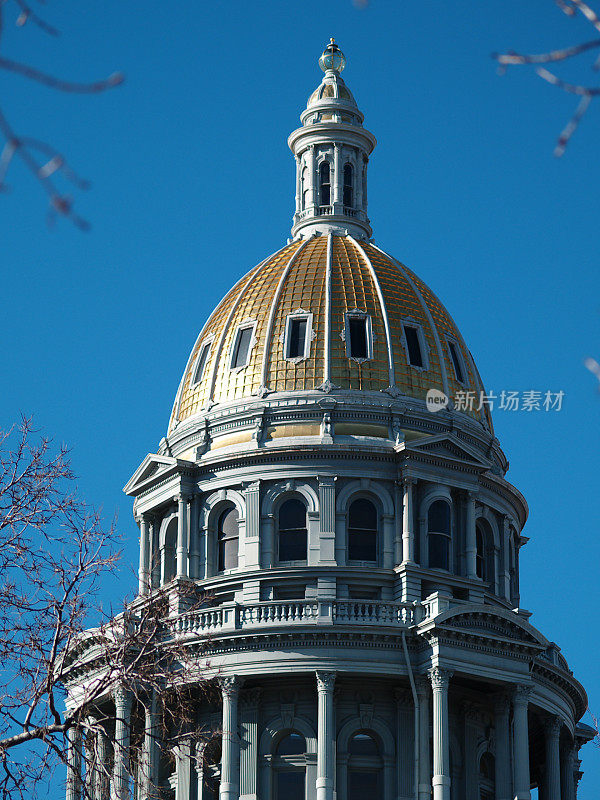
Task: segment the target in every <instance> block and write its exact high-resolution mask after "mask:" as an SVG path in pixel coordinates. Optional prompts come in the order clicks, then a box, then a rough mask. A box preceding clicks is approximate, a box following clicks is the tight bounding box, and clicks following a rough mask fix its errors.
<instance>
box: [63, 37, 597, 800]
mask: <svg viewBox="0 0 600 800" xmlns="http://www.w3.org/2000/svg"><path fill="white" fill-rule="evenodd" d="M345 64H346V60H345V57H344V55H343V53H342V52H341V50H340V49H339V47H338V45H337V44H336V43H335V42H334V41H333V40H331V42H330V44H329V45H327V47H326V48H325V50H324V52H323V54H322V56H321V58H320V60H319V65H320V67H321V69H322V71H323V73H324V76H323V79H322V81H321V83H320V84H319V85H318V86H317V88H316V89H315V90H314V91H313V92H312V94H310V97H309V99H308V103H307V106H306V108H305V110H304V111H302V113H301V115H300V122H301V125H300V127H299V128H297V129H296V130H294V131H293V132H292V133H291V135H290V137H289V139H288V143H289V146H290V149H291V151H292V154H293V157H294V159H295V161H296V182H295V186H294V187H290V190H293V191H294V193H295V213H294V217H293V225H292V230H291V238H289V239H288V240H287V244H285V245H284V246H283V247H281V248H279V249H277V250H276V251H275V252H274V253H272V254H270V255H267V257H266V258H265V259H264V260H263V261H261V262H260V263H259V264H258V265H256V266H254V267H253V268H252V269H250V271H249V272H246V270H247V268H248V265H246V264H241V265H240V270H239V271H240V275H241V274H242V273H244V272H245V273H246V274H244V276H243V277H241V278H240V279H239V281H238V282H237V283H236V284H235V286H233V288H232V289H231V290H230V291H229V292H228V293H227V295H226V296H225V297H224V298H223V299H222V300H221V301H220V302H219V303H218V305H217V306H216V308H215V310H214V311H213V313H212V314H211V315H210V317H209V318H208V320H207V321H206V322H205V324H204V325H203V327H202V328H201V330H200V333H199V335H198V338H197V340H196V342H195V343H194V344H193V347H192V349H191V352H190V356H189V360H188V363H187V365H186V367H185V370H184V373H183V377H182V379H181V383H180V385H179V388H178V389H177V392H176V396H175V401H174V404H173V409H172V412H171V417H170V421H169V425H168V432H167V435H166V436H165V438H163V439H162V441H161V442H160V445H159V447H158V449H157V452H156V453H152V454H150V455H148V456H147V457H146V458H145V459H144V461H143V462H142V464H141V466H140V467H139V468H138V470H137V471H136V472H135V474H134V475H133V477H132V478H131V480H130V481H129V483H128V484H127V486H126V489H125V491H126V493H127V494H128V495H129V496H131V497H133V498H134V513H135V518H136V520H137V522H138V524H139V530H140V560H139V598H138V599H137V600H136V603H138V604H143V603H144V602H145V600H146V599H147V598H148V597H150V596H157V595H160V594H161V593H162V594H163V595H164V596H166V597H168V598H169V602H168V612H167V613H168V629H169V631H170V636H171V637H172V640H173V641H176V642H178V643H179V644H184V645H186V646H187V645H189V648H190V652H197V653H198V663H199V669H198V671H196V672H194V671H190V672H189V674H187V673H184V674H180V675H178V676H177V680H178V681H179V682H180V683H181V682H182V681H183V683H185V684H186V686H187V690H188V692H189V697H190V707H191V708H193V726H192V728H193V730H190V729H189V723H186V726H187V728H188V730H186V731H182V730H178V729H177V723H176V720H175V721H171V722H170V723H169V724H170V728H168V726H167V727H165V726H163V727H162V728H161V730H164V734H163V735H162V739H161V741H157V737H156V736H153V735H151V734H150V733H149V732H151V731H152V730H158V727H157V726H156V718H157V717H160V715H161V713H162V709H163V705H164V703H163V700H164V698H162V697H160V696H157V697H153V698H152V703H150V704H148V705H147V707H146V708H145V709H140V708H137V707H136V703H137V701H136V699H135V698H133V697H132V695H131V692H129V691H128V690H127V689H126V688H123V687H117V689H116V690H115V691H113V692H110V693H107V694H106V697H105V698H104V699H103V703H104V709H105V712H106V713H110V714H112V715H113V716H114V717H115V718H116V719H117V721H118V723H119V724H118V725H117V730H118V731H119V730H120V731H121V733H122V732H123V730H124V728H123V727H122V725H123V724H125V725H129V724H131V726H132V728H133V725H134V722H133V721H132V720H134V719H140V720H141V722H140V724H141V726H142V727H141V733H140V737H141V738H142V739H143V737H144V736H145V740H144V742H143V747H144V748H145V753H146V758H147V763H148V764H149V768H148V770H147V773H143V774H142V772H140V771H138V773H137V777H136V772H135V765H133V766H132V764H133V762H132V760H131V759H130V758H128V756H127V753H126V752H125V751H124V750H123V748H114V752H113V745H112V744H111V743H110V741H109V739H110V737H108V736H107V742H106V748H105V749H106V753H107V756H106V757H107V759H109V761H110V770H111V774H112V779H111V781H110V782H108V784H106V783H102V782H97V785H95V787H92V788H93V791H91V794H92V795H93V796H94V797H95V800H109V798H110V799H111V800H113V798H116V799H117V800H127V799H128V798H131V800H147V799H148V798H164V800H216V799H217V798H219V800H430V799H431V798H432V800H529V798H531V791H532V790H533V789H536V788H537V790H538V792H539V798H540V800H575V798H576V794H577V785H578V781H579V779H580V777H581V774H582V773H581V770H580V760H579V749H580V747H581V746H582V744H584V743H585V742H586V741H587V740H589V739H590V738H591V736H592V732H591V729H590V728H589V727H588V726H586V725H583V724H581V723H580V722H579V720H580V718H581V717H582V715H583V714H584V712H585V710H586V707H587V698H586V694H585V691H584V689H583V687H582V686H581V684H580V683H579V682H578V681H577V679H576V678H575V677H574V676H573V673H572V672H571V670H570V669H569V666H568V664H567V662H566V660H565V658H564V656H563V655H562V653H561V650H560V647H559V646H558V645H557V644H555V643H554V642H552V641H549V640H548V639H546V638H545V636H544V634H543V633H541V632H540V631H539V630H537V629H536V628H535V627H534V626H533V625H532V624H531V622H530V617H531V612H530V611H526V610H525V609H523V608H522V607H521V605H520V600H519V592H520V588H519V552H520V549H521V547H522V546H523V545H524V544H525V543H526V542H527V536H526V535H524V533H523V528H524V526H525V523H526V520H527V513H528V511H527V504H526V501H525V498H524V497H523V496H522V494H521V493H520V492H519V490H518V489H517V488H515V487H514V486H512V485H511V483H509V482H508V481H507V479H506V477H505V476H506V472H507V469H508V461H507V458H506V456H505V454H504V452H503V450H502V448H501V446H500V443H499V442H498V439H497V438H496V437H495V435H494V428H493V423H492V419H491V415H490V413H489V410H488V407H487V405H486V404H485V403H484V404H481V403H479V402H475V403H474V404H472V407H469V408H459V407H458V406H457V405H456V404H455V402H453V401H454V399H455V398H456V397H457V396H458V395H460V393H465V392H472V393H473V395H472V396H473V397H475V398H480V397H481V395H482V393H484V392H485V389H484V386H483V383H482V380H481V377H480V375H479V372H478V370H477V367H476V365H475V363H474V360H473V357H472V356H471V353H470V351H469V348H468V346H467V344H466V343H465V341H464V340H463V337H462V335H461V333H460V331H459V329H458V328H457V326H456V324H455V323H454V321H453V320H452V317H451V316H450V314H449V313H448V311H447V310H446V308H445V307H444V306H443V305H442V303H441V301H440V300H439V299H438V298H437V297H436V295H435V294H434V293H433V291H432V290H431V289H430V288H429V287H428V286H427V285H425V284H424V283H423V281H422V280H421V279H420V278H419V277H418V276H417V275H416V274H415V273H414V272H413V271H412V270H411V269H410V268H408V267H407V266H405V265H404V264H403V263H402V262H401V261H399V260H397V259H396V258H395V257H393V256H392V255H390V254H389V253H388V252H387V251H386V250H384V249H382V247H380V243H379V242H378V241H377V243H375V241H374V240H373V238H372V229H371V221H370V220H369V217H368V214H367V172H368V163H369V158H370V156H371V153H372V152H373V149H374V148H375V145H376V139H375V136H374V135H373V134H372V133H370V132H369V131H368V130H367V129H366V128H365V127H363V114H362V113H361V111H360V110H359V107H358V105H357V103H356V101H355V99H354V96H353V94H352V92H351V91H350V89H349V88H348V87H347V85H346V83H345V82H344V80H343V79H342V72H343V70H344V67H345ZM390 188H391V187H390ZM283 199H285V198H283ZM206 269H207V273H206V275H205V277H204V280H205V288H204V291H206V281H207V280H208V279H209V274H208V269H209V267H206ZM428 395H429V397H430V398H432V397H433V398H446V399H447V401H448V402H447V403H446V401H445V400H444V402H442V403H441V405H440V407H438V408H432V406H431V403H429V404H428V402H427V398H428ZM190 587H192V589H193V590H194V591H195V592H197V593H198V596H199V597H204V598H205V600H204V601H203V602H200V603H195V604H194V605H193V607H190V603H189V596H190ZM190 608H191V610H190ZM167 644H168V643H165V646H167ZM194 648H197V649H196V650H194ZM198 675H202V680H203V681H206V679H209V680H210V681H211V686H213V687H214V688H213V689H212V690H211V692H210V693H207V692H205V691H203V690H201V687H200V686H198V685H196V683H197V682H198ZM82 680H83V677H82V676H81V673H78V674H77V675H75V673H74V677H73V680H72V682H71V684H70V685H69V686H67V690H68V695H69V696H68V699H67V702H68V703H71V704H73V703H76V698H77V691H78V681H82ZM165 696H166V695H165ZM119 725H121V727H119ZM153 726H154V727H153ZM183 734H188V735H183ZM123 735H124V734H123ZM73 763H75V762H73ZM71 769H73V767H71ZM71 777H72V776H71ZM85 781H86V777H85V776H81V779H78V780H77V781H74V780H72V779H71V780H70V781H68V790H67V795H68V800H79V798H81V796H82V793H83V787H84V786H85V785H86V784H85Z"/></svg>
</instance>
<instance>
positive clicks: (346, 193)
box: [288, 39, 377, 239]
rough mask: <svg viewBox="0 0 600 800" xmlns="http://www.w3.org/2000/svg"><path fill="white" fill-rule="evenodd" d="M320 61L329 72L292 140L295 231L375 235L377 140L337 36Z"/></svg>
mask: <svg viewBox="0 0 600 800" xmlns="http://www.w3.org/2000/svg"><path fill="white" fill-rule="evenodd" d="M319 66H320V67H321V69H322V70H323V72H324V73H325V76H324V78H323V80H322V82H321V84H320V85H319V86H318V87H317V89H315V91H314V92H313V93H312V94H311V96H310V98H309V100H308V105H307V107H306V110H305V111H303V112H302V114H301V115H300V121H301V123H302V127H301V128H298V129H297V130H295V131H294V132H293V133H292V134H290V137H289V139H288V144H289V146H290V149H291V151H292V152H293V154H294V155H295V157H296V213H295V214H294V224H293V227H292V235H293V236H294V238H306V237H307V236H311V235H313V234H314V233H331V232H335V233H344V232H348V233H350V234H351V235H352V236H355V237H357V238H360V239H365V238H369V237H370V236H371V233H372V231H371V226H370V224H369V218H368V217H367V164H368V161H369V155H370V154H371V153H372V151H373V148H374V147H375V145H376V143H377V140H376V139H375V137H374V136H373V134H372V133H370V132H369V131H367V130H365V128H363V127H362V122H363V119H364V117H363V115H362V114H361V112H360V111H359V109H358V106H357V105H356V101H355V100H354V97H353V96H352V93H351V92H350V90H349V89H348V88H347V86H346V84H345V83H344V81H343V79H342V77H341V73H342V71H343V69H344V67H345V66H346V58H345V56H344V54H343V53H342V51H341V50H340V48H339V47H338V46H337V44H336V43H335V41H334V40H333V39H331V40H330V42H329V44H328V45H327V47H326V48H325V50H324V51H323V54H322V55H321V58H320V59H319Z"/></svg>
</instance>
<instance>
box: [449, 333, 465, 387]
mask: <svg viewBox="0 0 600 800" xmlns="http://www.w3.org/2000/svg"><path fill="white" fill-rule="evenodd" d="M448 347H449V348H450V355H451V356H452V363H453V364H454V372H455V373H456V377H457V379H458V380H459V381H460V382H461V383H463V382H464V380H465V376H464V373H463V368H462V362H461V360H460V356H459V355H458V351H457V349H456V345H455V344H454V342H448Z"/></svg>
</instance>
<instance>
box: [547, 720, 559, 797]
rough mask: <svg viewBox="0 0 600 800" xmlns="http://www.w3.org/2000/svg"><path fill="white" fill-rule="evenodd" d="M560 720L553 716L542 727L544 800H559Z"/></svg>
mask: <svg viewBox="0 0 600 800" xmlns="http://www.w3.org/2000/svg"><path fill="white" fill-rule="evenodd" d="M560 728H561V722H560V718H559V717H556V716H553V717H551V718H550V719H549V720H547V722H546V724H545V725H544V732H545V744H546V800H561V793H560V751H559V740H560Z"/></svg>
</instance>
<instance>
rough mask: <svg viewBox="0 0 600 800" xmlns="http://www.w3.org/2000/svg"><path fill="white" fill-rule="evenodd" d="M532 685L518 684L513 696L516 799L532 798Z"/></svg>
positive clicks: (529, 799) (528, 799) (527, 799)
mask: <svg viewBox="0 0 600 800" xmlns="http://www.w3.org/2000/svg"><path fill="white" fill-rule="evenodd" d="M530 694H531V687H529V686H517V687H516V689H515V693H514V696H513V716H514V720H513V758H514V797H515V800H531V791H530V783H529V724H528V721H527V709H528V706H529V695H530Z"/></svg>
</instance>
